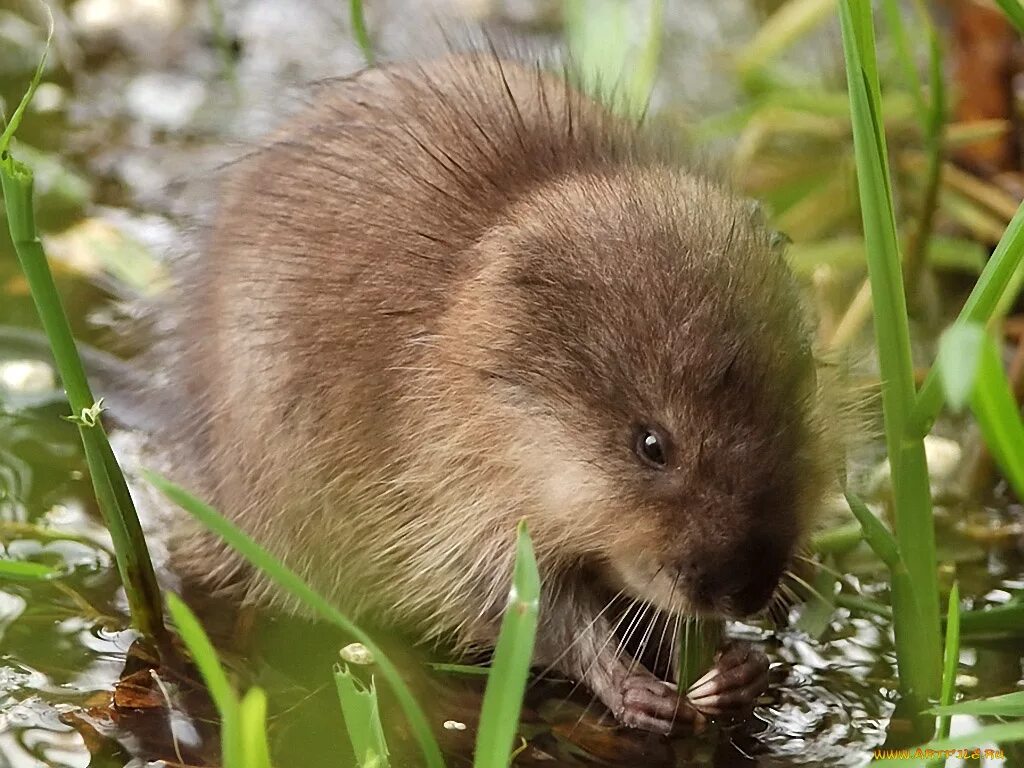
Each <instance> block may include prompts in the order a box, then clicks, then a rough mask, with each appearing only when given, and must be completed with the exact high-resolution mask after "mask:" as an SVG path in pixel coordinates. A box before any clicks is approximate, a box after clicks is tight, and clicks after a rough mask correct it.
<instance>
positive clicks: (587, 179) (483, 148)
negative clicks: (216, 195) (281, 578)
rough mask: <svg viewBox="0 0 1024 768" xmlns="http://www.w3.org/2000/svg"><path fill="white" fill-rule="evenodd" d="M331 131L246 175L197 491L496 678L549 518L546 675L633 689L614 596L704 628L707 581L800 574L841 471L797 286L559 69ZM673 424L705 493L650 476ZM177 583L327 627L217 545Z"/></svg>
mask: <svg viewBox="0 0 1024 768" xmlns="http://www.w3.org/2000/svg"><path fill="white" fill-rule="evenodd" d="M313 101H314V102H315V105H314V106H313V107H312V108H311V109H309V110H308V111H305V112H304V113H302V114H300V115H299V116H297V117H296V118H294V119H293V120H292V121H290V122H289V123H288V124H287V127H285V128H284V129H282V131H281V132H280V133H279V134H278V135H276V136H274V137H272V139H271V140H270V141H269V142H268V143H267V144H266V146H265V147H263V148H261V149H260V150H259V151H257V152H254V153H252V154H251V155H249V156H248V157H246V158H245V159H243V160H242V161H240V162H239V163H238V164H236V166H235V167H234V168H233V169H231V171H230V173H229V174H228V175H227V177H226V181H225V182H224V185H223V190H222V200H221V205H220V210H219V214H218V218H217V221H216V224H215V226H214V228H213V231H212V234H211V237H210V239H209V242H208V244H207V248H206V254H205V256H204V258H202V259H200V260H199V261H198V262H197V263H196V265H195V266H194V268H193V269H192V270H191V272H190V274H188V275H187V276H186V278H185V280H184V282H183V284H182V286H181V289H180V291H179V293H178V301H179V302H180V304H181V305H182V310H181V311H182V317H183V318H184V322H182V323H181V332H180V334H179V340H180V342H181V348H180V350H179V360H180V366H179V369H178V376H177V380H176V381H175V384H174V386H176V387H180V388H181V390H182V391H184V392H185V393H186V394H187V402H188V403H189V408H188V409H187V412H183V413H182V418H181V419H180V420H179V421H177V422H176V423H174V424H172V425H170V426H169V427H168V430H169V439H168V440H166V441H164V442H165V443H167V442H169V443H172V444H176V445H179V446H181V450H180V454H179V455H178V456H177V457H175V459H174V462H173V463H174V465H175V466H176V470H175V473H174V474H175V479H177V480H179V481H181V482H183V483H185V484H187V485H189V486H190V487H192V488H194V489H195V490H196V492H197V493H198V494H199V495H201V496H204V497H205V498H207V499H209V500H210V501H211V502H212V503H213V504H215V505H216V506H217V507H218V508H219V509H220V510H221V511H222V512H223V513H225V514H226V515H228V516H229V517H230V518H232V519H233V520H235V521H237V522H238V523H239V524H240V525H241V526H242V527H243V528H245V529H246V530H247V531H248V532H249V533H250V534H251V535H253V536H254V537H255V538H256V539H257V540H258V541H259V542H261V543H262V544H264V545H265V546H267V547H268V548H269V549H270V550H271V551H272V552H274V553H275V554H277V555H278V556H280V557H281V558H282V559H284V561H285V562H286V563H287V564H288V565H289V566H290V567H291V568H293V569H294V570H296V571H297V572H298V573H299V574H300V575H301V576H302V577H303V578H305V579H306V580H307V581H308V582H309V583H310V585H311V586H313V587H314V588H315V589H316V590H317V591H319V592H320V593H322V594H323V595H325V596H327V597H328V598H330V599H331V600H333V601H334V602H336V603H337V604H338V605H339V606H340V607H342V608H343V609H344V610H346V611H347V612H349V613H350V614H352V615H354V616H356V617H360V616H367V617H370V618H371V619H372V620H373V621H374V622H375V623H395V624H400V625H402V626H404V627H409V628H412V629H413V630H414V631H415V632H417V633H418V634H419V635H420V636H421V637H423V638H424V639H426V640H435V641H440V642H444V643H446V644H451V645H453V646H456V647H460V648H467V649H468V648H475V647H486V646H488V645H490V644H491V643H492V642H493V640H494V637H495V630H496V626H497V622H498V620H499V618H500V615H501V612H502V610H503V608H504V606H505V602H506V594H507V590H508V586H509V579H510V572H511V561H512V556H513V547H512V541H513V537H514V530H515V526H516V523H517V521H518V520H519V519H521V518H526V519H527V521H528V523H529V526H530V530H531V533H532V535H533V539H534V543H535V546H536V549H537V554H538V560H539V564H540V567H541V570H542V578H543V581H544V605H543V607H542V611H541V616H542V626H541V629H540V632H539V636H538V648H537V661H538V663H539V664H542V665H550V666H553V667H556V668H558V669H560V670H561V671H563V672H565V673H566V674H569V675H570V676H573V677H576V678H578V679H585V680H586V682H587V683H588V685H590V686H591V688H593V689H594V690H598V691H607V690H611V689H614V688H615V686H616V685H617V684H618V683H617V682H616V679H617V676H619V677H621V674H622V666H621V665H622V662H621V661H620V656H621V647H616V646H617V645H618V644H617V643H616V642H614V641H612V637H613V633H612V621H611V617H610V616H608V615H607V614H606V613H603V611H604V609H605V608H606V606H607V604H608V601H609V599H610V598H611V596H612V595H614V594H615V593H616V592H617V591H619V590H620V589H622V588H627V595H628V596H630V597H637V595H635V594H631V592H633V593H635V592H636V588H637V587H638V586H639V587H641V588H643V589H647V587H645V586H644V585H643V584H638V581H643V580H645V579H647V577H648V576H650V581H649V582H647V584H648V585H652V584H657V583H660V582H661V581H664V580H665V579H666V576H665V572H664V569H665V568H666V567H668V566H665V565H664V563H666V562H669V561H670V562H671V563H672V565H671V568H673V569H676V575H675V577H674V580H673V582H672V589H671V590H669V589H668V588H667V587H665V585H664V584H662V586H661V587H658V589H661V590H662V591H664V593H665V594H664V595H662V594H661V593H660V592H659V593H658V594H657V595H655V594H653V591H652V592H651V593H650V594H642V595H640V598H641V600H642V601H643V602H641V600H637V601H636V604H638V605H647V606H648V608H650V610H651V614H652V616H653V615H654V612H655V609H657V610H660V611H666V610H674V611H675V612H676V613H678V614H687V613H693V612H695V611H697V610H698V609H697V608H696V607H695V606H694V605H690V604H689V601H688V600H687V599H684V597H683V594H684V592H685V589H684V586H685V585H686V584H687V583H688V582H687V580H688V579H691V580H692V573H690V572H689V571H687V569H688V568H689V569H691V570H692V569H694V568H697V567H699V563H700V562H701V561H709V562H711V561H720V560H723V559H724V560H728V561H729V562H732V561H733V560H734V559H737V560H739V561H744V562H750V563H753V562H756V558H757V557H758V556H759V553H760V552H762V551H768V550H773V549H785V548H787V547H789V543H790V542H791V541H795V540H797V539H799V538H800V536H801V535H802V534H803V532H804V530H805V529H806V520H807V517H808V516H809V514H810V513H811V512H812V510H813V507H814V505H815V503H816V501H817V500H818V499H819V497H820V495H821V493H822V489H823V488H824V487H825V486H826V484H827V482H828V479H829V475H830V473H831V472H832V471H833V470H834V468H835V453H834V451H833V450H832V447H831V443H830V442H829V439H828V437H827V430H825V429H824V426H823V422H822V419H821V416H820V413H821V407H822V406H821V401H820V398H819V396H818V391H817V389H816V387H815V385H814V384H813V364H812V361H811V355H810V349H809V346H808V343H807V338H808V335H807V331H806V328H805V326H804V321H803V315H802V311H801V308H800V305H799V302H798V300H797V291H796V287H795V285H794V284H793V281H792V279H791V277H790V275H789V273H788V271H787V270H786V268H785V266H784V264H783V262H782V259H781V256H780V255H779V254H778V253H776V252H775V251H774V250H773V249H772V248H771V246H770V243H769V235H768V233H767V232H766V231H765V230H764V227H763V225H762V223H761V222H760V221H759V220H758V219H757V217H756V216H754V215H752V214H751V212H750V207H749V205H748V204H747V203H746V202H745V201H743V200H741V199H738V198H737V197H735V196H734V195H732V194H731V193H730V192H729V191H728V190H727V189H726V188H725V187H723V185H722V184H720V183H719V182H718V181H716V180H714V179H712V178H709V177H706V176H703V175H701V174H699V173H697V172H694V171H687V170H683V169H681V168H680V167H679V163H678V160H677V158H676V157H675V153H674V151H673V150H672V149H671V148H670V147H669V145H668V144H667V143H666V142H665V141H663V140H662V139H660V138H658V137H656V136H654V135H653V133H652V132H649V131H646V130H644V129H641V128H639V127H637V126H636V125H634V124H632V123H631V122H629V121H627V120H625V119H621V118H618V117H613V116H611V115H610V114H609V113H608V112H607V111H606V110H604V109H603V108H601V107H599V106H597V105H596V104H595V103H593V102H591V101H590V100H588V99H587V98H585V97H583V96H582V95H580V93H579V92H577V91H576V90H574V89H573V88H572V87H571V86H569V85H567V84H566V80H565V79H564V78H562V77H559V76H557V75H553V74H549V73H547V72H545V71H543V70H542V69H541V68H539V67H531V66H527V65H519V64H513V63H510V62H503V61H500V60H499V59H497V58H495V57H493V56H487V55H480V56H474V55H466V56H453V57H449V58H447V59H443V60H440V61H437V62H433V63H428V64H423V65H417V64H407V65H395V66H392V67H389V68H387V69H384V70H369V71H366V72H364V73H361V74H359V75H357V76H355V77H352V78H347V79H343V80H337V81H332V82H330V83H325V84H323V85H322V86H320V87H319V88H318V89H317V91H316V92H315V94H314V98H313ZM641 422H642V423H648V422H650V423H655V424H658V425H660V426H662V427H663V428H664V429H666V430H668V431H671V432H673V433H676V435H677V441H676V444H677V449H676V453H675V455H674V456H673V464H674V465H677V469H676V470H675V471H673V472H670V473H661V474H660V475H656V474H655V475H652V474H651V471H650V470H647V469H646V468H644V467H642V466H641V465H640V464H639V463H638V462H637V459H636V457H635V456H634V455H633V452H632V431H633V430H634V429H635V428H636V427H637V425H638V424H639V423H641ZM648 559H654V560H655V561H657V562H661V563H663V565H662V567H661V570H660V571H659V570H658V569H657V568H655V567H654V566H651V567H650V568H647V570H642V569H641V570H638V571H637V572H636V573H633V572H630V573H628V574H624V573H623V572H622V568H623V567H625V566H623V565H622V564H623V563H626V564H628V563H630V562H632V561H637V562H640V561H643V562H646V561H647V560H648ZM176 560H177V563H178V565H179V567H180V569H181V570H182V571H183V572H185V573H186V574H187V575H188V576H190V578H191V579H192V580H193V581H195V582H197V583H199V584H201V585H202V586H203V587H204V588H207V589H210V590H219V591H223V592H227V593H230V594H232V595H234V596H235V597H236V598H237V599H239V600H240V601H244V602H251V603H264V604H266V603H270V604H276V605H278V606H279V607H283V608H285V609H287V610H297V609H298V608H299V606H298V605H296V604H294V603H291V602H289V601H288V600H287V599H286V598H284V597H282V596H281V595H280V594H279V593H278V592H276V591H274V590H273V589H272V588H271V587H270V586H269V585H268V583H267V582H266V581H265V580H264V579H263V578H262V577H261V576H260V575H259V574H258V573H255V572H253V571H252V569H250V568H249V567H248V566H247V565H246V564H244V563H243V562H242V561H241V560H240V559H239V558H238V557H237V556H235V555H234V554H233V553H232V552H231V551H230V550H229V549H228V548H227V547H226V546H225V545H224V544H222V543H221V542H220V541H219V540H217V539H215V538H213V537H211V536H209V535H208V534H205V533H203V532H200V531H198V530H191V531H190V532H189V533H188V534H186V535H184V536H183V537H181V539H180V540H179V543H178V547H177V553H176ZM744 567H752V566H749V565H745V566H744ZM652 574H653V575H652ZM765 578H769V577H768V576H766V577H765ZM631 579H632V582H631V581H630V580H631ZM665 583H667V582H665ZM677 586H678V591H677V590H676V587H677ZM650 589H651V590H654V587H650ZM652 621H653V618H652ZM651 626H652V627H653V624H652V625H651ZM638 631H641V630H639V629H638ZM674 631H675V630H673V632H674ZM662 634H663V636H664V633H662ZM652 642H653V639H652ZM627 661H628V660H627ZM602 697H603V698H604V699H605V701H606V703H608V704H609V706H612V707H613V708H615V702H614V695H612V694H609V695H605V694H604V693H602Z"/></svg>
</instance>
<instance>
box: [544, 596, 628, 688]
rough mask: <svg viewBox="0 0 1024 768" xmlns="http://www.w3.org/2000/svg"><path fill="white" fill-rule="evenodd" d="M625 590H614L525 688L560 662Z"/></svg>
mask: <svg viewBox="0 0 1024 768" xmlns="http://www.w3.org/2000/svg"><path fill="white" fill-rule="evenodd" d="M625 591H626V588H625V587H623V588H622V589H620V590H619V591H618V592H616V593H615V594H614V595H613V596H612V598H611V599H610V600H609V601H608V602H607V603H605V604H604V608H602V609H601V610H600V611H598V613H597V615H596V616H595V617H594V618H593V619H591V620H590V622H589V623H588V624H587V625H586V626H585V627H584V628H583V630H582V631H581V632H580V633H579V634H577V635H576V637H575V638H574V639H573V641H572V642H571V643H569V644H568V645H567V646H565V650H564V651H562V652H561V653H560V654H558V656H556V657H555V659H554V660H553V661H552V662H551V663H550V664H548V665H547V666H546V667H545V668H544V669H542V670H541V671H540V672H539V673H538V674H537V675H536V676H535V677H534V679H533V681H531V682H530V685H529V687H528V688H527V690H532V689H533V686H534V685H536V684H537V682H538V681H539V680H540V679H542V678H543V677H544V676H545V675H546V674H548V673H549V672H550V671H551V670H553V669H554V668H555V667H556V666H558V662H560V661H561V660H562V659H564V658H565V657H566V656H568V655H569V652H570V651H571V650H572V649H573V648H574V647H575V646H576V644H577V643H579V642H580V641H581V640H582V639H583V638H584V637H586V634H587V632H588V631H589V630H590V629H592V628H593V627H594V625H595V624H597V622H598V621H600V620H601V617H602V616H604V614H605V613H607V612H608V609H609V608H611V607H612V605H613V604H614V603H615V601H616V600H618V599H619V598H620V597H622V595H623V594H624V593H625Z"/></svg>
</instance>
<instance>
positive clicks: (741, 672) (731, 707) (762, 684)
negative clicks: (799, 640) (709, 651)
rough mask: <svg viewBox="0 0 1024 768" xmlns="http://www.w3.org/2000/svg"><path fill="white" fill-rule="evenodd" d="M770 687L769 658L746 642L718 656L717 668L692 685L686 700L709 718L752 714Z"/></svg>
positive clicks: (731, 647) (735, 645)
mask: <svg viewBox="0 0 1024 768" xmlns="http://www.w3.org/2000/svg"><path fill="white" fill-rule="evenodd" d="M767 688H768V657H767V656H766V655H765V654H764V653H763V652H762V651H760V650H757V649H755V648H753V647H752V646H750V645H748V644H746V643H736V644H734V645H732V646H730V647H729V648H727V649H725V650H724V651H722V652H720V653H719V654H718V657H717V658H716V660H715V666H714V668H713V669H712V670H711V671H710V672H708V673H707V674H706V675H704V677H702V678H701V679H700V680H698V681H697V682H696V683H694V684H693V685H692V686H690V690H689V691H687V693H686V698H687V699H688V700H689V702H690V703H691V704H692V705H693V706H694V707H695V708H696V709H698V710H699V711H701V712H704V713H706V714H709V715H741V714H743V713H746V712H749V710H751V709H752V708H753V707H754V704H755V703H757V699H758V697H759V696H760V695H761V694H762V693H764V692H765V691H766V690H767Z"/></svg>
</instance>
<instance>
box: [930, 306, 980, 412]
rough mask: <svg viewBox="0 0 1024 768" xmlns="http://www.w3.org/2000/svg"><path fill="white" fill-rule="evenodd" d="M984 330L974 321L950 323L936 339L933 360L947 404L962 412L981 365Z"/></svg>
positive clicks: (969, 397) (969, 398)
mask: <svg viewBox="0 0 1024 768" xmlns="http://www.w3.org/2000/svg"><path fill="white" fill-rule="evenodd" d="M984 342H985V329H984V328H982V327H981V326H980V325H978V324H976V323H967V324H963V325H959V324H958V325H952V326H950V327H949V328H948V329H947V330H946V332H945V333H943V334H942V337H941V338H940V339H939V355H938V358H937V360H936V365H937V366H938V371H939V375H940V377H941V380H942V386H943V387H944V388H945V391H946V399H947V400H948V401H949V406H950V408H952V409H953V410H955V411H961V410H963V409H964V407H965V406H966V405H967V404H968V403H970V401H971V395H972V394H974V385H975V382H976V381H977V379H978V369H979V368H980V367H981V351H982V347H983V346H984Z"/></svg>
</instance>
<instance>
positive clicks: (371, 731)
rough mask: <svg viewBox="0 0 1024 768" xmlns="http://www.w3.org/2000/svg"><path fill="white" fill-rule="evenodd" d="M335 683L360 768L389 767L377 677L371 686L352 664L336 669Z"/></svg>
mask: <svg viewBox="0 0 1024 768" xmlns="http://www.w3.org/2000/svg"><path fill="white" fill-rule="evenodd" d="M334 683H335V685H336V686H337V689H338V701H339V702H340V703H341V711H342V713H343V714H344V715H345V728H346V730H348V738H349V741H350V742H351V743H352V749H353V751H354V752H355V755H356V762H357V764H358V765H359V767H360V768H370V766H375V767H377V768H387V766H388V745H387V742H386V741H385V740H384V727H383V726H382V725H381V722H380V706H379V704H378V702H377V687H376V685H375V684H374V682H373V678H371V679H370V685H369V687H367V686H365V685H363V683H362V681H361V680H359V678H357V677H356V676H355V675H353V674H352V672H351V671H350V670H349V668H348V665H345V666H344V667H342V666H337V667H335V668H334Z"/></svg>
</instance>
